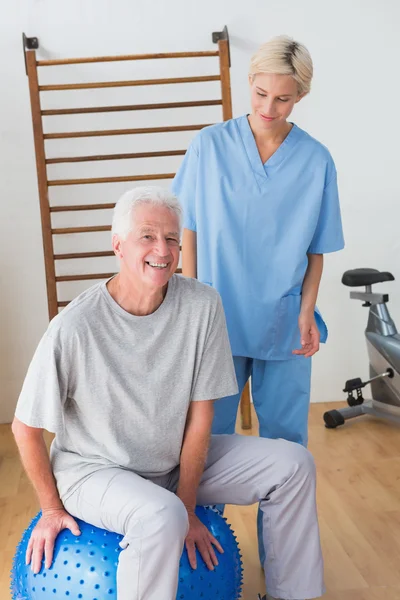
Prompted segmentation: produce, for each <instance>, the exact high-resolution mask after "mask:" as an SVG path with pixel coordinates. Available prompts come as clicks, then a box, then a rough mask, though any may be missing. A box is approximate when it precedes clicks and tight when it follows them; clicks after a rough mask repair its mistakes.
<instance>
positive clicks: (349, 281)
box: [342, 269, 394, 287]
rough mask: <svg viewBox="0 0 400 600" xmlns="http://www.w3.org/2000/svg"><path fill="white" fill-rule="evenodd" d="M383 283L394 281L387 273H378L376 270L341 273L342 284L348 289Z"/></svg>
mask: <svg viewBox="0 0 400 600" xmlns="http://www.w3.org/2000/svg"><path fill="white" fill-rule="evenodd" d="M383 281H394V277H393V275H392V274H391V273H389V272H388V271H378V270H377V269H351V270H350V271H346V272H345V273H343V277H342V283H343V284H344V285H347V286H349V287H359V286H362V285H372V284H373V283H382V282H383Z"/></svg>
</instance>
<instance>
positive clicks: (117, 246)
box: [112, 234, 123, 258]
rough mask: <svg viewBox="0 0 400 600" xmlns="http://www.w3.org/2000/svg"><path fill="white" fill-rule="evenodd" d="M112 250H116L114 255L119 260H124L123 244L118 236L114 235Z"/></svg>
mask: <svg viewBox="0 0 400 600" xmlns="http://www.w3.org/2000/svg"><path fill="white" fill-rule="evenodd" d="M112 248H113V250H114V254H115V256H116V257H117V258H123V256H122V243H121V240H120V237H119V236H118V235H116V234H115V235H113V237H112Z"/></svg>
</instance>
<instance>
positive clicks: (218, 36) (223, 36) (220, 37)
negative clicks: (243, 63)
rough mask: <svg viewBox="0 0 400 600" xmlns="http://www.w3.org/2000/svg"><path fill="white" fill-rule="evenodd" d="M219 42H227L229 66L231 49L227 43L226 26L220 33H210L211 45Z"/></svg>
mask: <svg viewBox="0 0 400 600" xmlns="http://www.w3.org/2000/svg"><path fill="white" fill-rule="evenodd" d="M221 40H226V41H227V42H228V54H229V66H231V47H230V43H229V33H228V28H227V26H226V25H225V27H224V28H223V30H222V31H213V33H212V41H213V44H218V42H219V41H221Z"/></svg>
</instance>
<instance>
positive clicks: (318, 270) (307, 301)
mask: <svg viewBox="0 0 400 600" xmlns="http://www.w3.org/2000/svg"><path fill="white" fill-rule="evenodd" d="M307 256H308V267H307V271H306V274H305V276H304V281H303V289H302V295H301V312H302V313H304V314H312V315H314V310H315V305H316V304H317V296H318V289H319V284H320V282H321V277H322V269H323V267H324V255H323V254H308V255H307Z"/></svg>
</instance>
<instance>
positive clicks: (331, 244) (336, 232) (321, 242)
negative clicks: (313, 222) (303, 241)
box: [308, 172, 344, 254]
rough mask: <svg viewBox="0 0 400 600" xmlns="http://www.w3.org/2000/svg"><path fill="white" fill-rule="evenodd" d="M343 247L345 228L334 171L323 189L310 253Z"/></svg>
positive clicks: (334, 250) (321, 252) (319, 252)
mask: <svg viewBox="0 0 400 600" xmlns="http://www.w3.org/2000/svg"><path fill="white" fill-rule="evenodd" d="M342 248H344V239H343V228H342V219H341V214H340V204H339V193H338V186H337V176H336V172H334V174H333V176H332V178H331V179H330V181H329V182H328V183H327V184H326V185H325V188H324V191H323V196H322V202H321V208H320V213H319V218H318V223H317V227H316V230H315V232H314V236H313V239H312V242H311V244H310V247H309V249H308V253H309V254H325V253H327V252H336V251H337V250H342Z"/></svg>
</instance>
